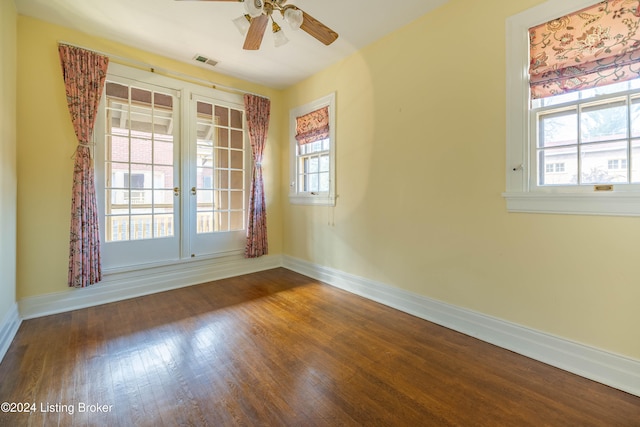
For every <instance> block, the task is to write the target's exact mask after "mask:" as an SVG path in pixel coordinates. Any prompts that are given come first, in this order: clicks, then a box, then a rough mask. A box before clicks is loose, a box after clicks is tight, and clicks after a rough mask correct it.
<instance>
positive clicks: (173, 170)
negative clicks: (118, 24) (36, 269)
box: [96, 76, 181, 267]
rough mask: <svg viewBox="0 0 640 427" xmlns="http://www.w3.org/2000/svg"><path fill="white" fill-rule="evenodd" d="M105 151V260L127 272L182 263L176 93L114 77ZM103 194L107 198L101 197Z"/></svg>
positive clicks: (100, 158)
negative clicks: (126, 268) (130, 267)
mask: <svg viewBox="0 0 640 427" xmlns="http://www.w3.org/2000/svg"><path fill="white" fill-rule="evenodd" d="M103 102H104V110H103V114H104V115H103V118H104V120H103V123H102V126H103V127H104V128H103V129H100V130H98V129H97V131H96V132H99V131H102V132H103V135H104V141H102V142H103V143H104V145H103V146H102V147H101V146H100V144H98V147H97V150H96V161H97V162H99V163H100V165H101V166H102V167H103V173H96V187H97V193H98V201H99V202H100V201H102V202H103V208H102V209H101V211H102V212H103V215H101V224H100V225H101V233H102V234H103V236H102V242H103V245H102V252H103V259H104V260H106V261H107V265H108V266H113V267H116V266H117V267H120V266H126V265H131V264H134V263H135V264H145V263H153V262H162V261H167V260H173V259H178V258H179V257H180V239H181V236H180V231H181V230H180V184H179V181H180V162H179V158H180V143H179V141H180V115H179V98H178V93H177V91H175V90H171V89H168V88H164V87H160V86H156V85H150V84H145V83H142V82H139V81H133V80H130V79H126V78H122V77H115V76H109V77H108V78H107V83H106V87H105V90H104V95H103ZM100 193H102V194H100Z"/></svg>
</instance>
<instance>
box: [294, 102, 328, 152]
mask: <svg viewBox="0 0 640 427" xmlns="http://www.w3.org/2000/svg"><path fill="white" fill-rule="evenodd" d="M328 137H329V107H324V108H320V109H319V110H315V111H312V112H310V113H308V114H305V115H304V116H300V117H296V141H298V144H299V145H304V144H309V143H312V142H315V141H321V140H323V139H325V138H328Z"/></svg>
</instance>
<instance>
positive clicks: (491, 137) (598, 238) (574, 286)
mask: <svg viewBox="0 0 640 427" xmlns="http://www.w3.org/2000/svg"><path fill="white" fill-rule="evenodd" d="M538 3H542V0H523V1H518V2H514V1H513V0H486V1H482V2H474V1H469V0H450V1H449V2H448V3H447V4H445V5H444V6H442V7H441V8H439V9H437V10H435V11H434V12H432V13H429V14H427V15H426V16H423V17H421V18H419V19H418V20H417V21H415V22H413V23H412V24H410V25H408V26H407V27H405V28H403V29H402V30H400V31H398V32H395V33H394V34H392V35H390V36H388V37H386V38H384V39H382V40H380V41H378V42H376V43H374V44H373V45H370V46H368V47H367V48H365V49H363V50H361V51H360V52H358V53H357V54H355V55H354V56H352V57H350V58H348V59H347V60H344V61H342V62H340V63H338V64H335V65H334V66H332V67H330V68H329V69H327V70H325V71H323V72H320V73H318V74H317V75H315V76H313V77H312V78H310V79H308V80H306V81H304V82H302V83H300V84H297V85H295V86H294V87H292V88H290V89H288V90H287V91H286V92H285V98H284V105H283V108H285V109H287V110H288V109H290V108H294V107H296V106H298V105H301V104H305V103H307V102H310V101H312V100H314V99H316V98H319V97H321V96H323V95H326V94H328V93H330V92H332V91H336V92H337V144H338V145H337V158H336V162H337V194H338V201H337V206H336V207H335V208H326V207H305V206H292V205H290V204H289V203H288V201H287V200H286V197H285V198H283V211H284V223H285V228H284V253H285V254H287V255H291V256H294V257H297V258H301V259H304V260H308V261H311V262H313V263H317V264H320V265H324V266H328V267H332V268H336V269H339V270H342V271H344V272H348V273H352V274H356V275H360V276H363V277H366V278H369V279H372V280H375V281H379V282H383V283H386V284H389V285H392V286H396V287H399V288H402V289H405V290H408V291H411V292H415V293H418V294H422V295H425V296H428V297H431V298H435V299H438V300H442V301H445V302H448V303H450V304H454V305H457V306H461V307H465V308H469V309H472V310H476V311H479V312H482V313H485V314H487V315H490V316H495V317H498V318H502V319H505V320H508V321H511V322H515V323H518V324H521V325H524V326H527V327H530V328H534V329H537V330H541V331H545V332H547V333H550V334H554V335H557V336H561V337H564V338H567V339H569V340H573V341H577V342H581V343H585V344H587V345H590V346H593V347H596V348H601V349H605V350H608V351H610V352H614V353H619V354H622V355H626V356H629V357H632V358H635V359H640V333H639V332H638V325H640V310H638V308H637V305H638V301H640V263H639V262H638V242H640V219H638V218H616V217H606V216H597V217H596V216H593V217H589V216H573V215H543V214H537V215H534V214H513V213H512V214H510V213H507V211H506V207H505V201H504V200H503V198H502V197H501V193H502V192H503V191H505V145H506V143H505V126H506V125H505V98H506V91H505V49H506V48H505V20H506V18H507V17H509V16H511V15H513V14H516V13H519V12H521V11H523V10H525V9H527V8H529V7H532V6H534V5H536V4H538ZM282 118H283V123H282V127H285V125H286V120H287V115H286V111H285V112H283V114H282ZM281 163H282V166H283V171H282V173H283V176H285V177H286V176H287V174H288V152H287V150H284V151H283V153H282V157H281ZM281 191H282V192H283V194H287V191H288V188H287V184H286V179H284V180H283V182H282V186H281Z"/></svg>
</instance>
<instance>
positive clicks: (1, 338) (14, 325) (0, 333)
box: [0, 303, 22, 362]
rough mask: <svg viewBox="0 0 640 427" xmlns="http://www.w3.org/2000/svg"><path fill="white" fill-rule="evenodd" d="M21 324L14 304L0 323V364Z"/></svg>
mask: <svg viewBox="0 0 640 427" xmlns="http://www.w3.org/2000/svg"><path fill="white" fill-rule="evenodd" d="M21 323H22V319H21V318H20V316H19V315H18V304H16V303H14V304H13V305H12V306H11V307H10V308H9V311H8V312H7V314H6V315H5V316H4V319H2V322H1V323H0V362H2V359H4V356H5V355H6V354H7V351H8V350H9V346H10V345H11V342H12V341H13V338H14V337H15V336H16V333H18V329H19V328H20V324H21Z"/></svg>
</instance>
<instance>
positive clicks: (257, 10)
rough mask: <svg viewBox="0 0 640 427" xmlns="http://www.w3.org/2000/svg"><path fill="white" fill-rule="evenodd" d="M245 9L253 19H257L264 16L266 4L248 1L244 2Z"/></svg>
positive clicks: (258, 0) (259, 0) (258, 1)
mask: <svg viewBox="0 0 640 427" xmlns="http://www.w3.org/2000/svg"><path fill="white" fill-rule="evenodd" d="M244 7H245V8H246V9H247V13H248V14H249V16H251V17H252V18H257V17H258V16H260V15H262V12H263V10H264V3H263V2H262V0H248V1H245V2H244Z"/></svg>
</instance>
